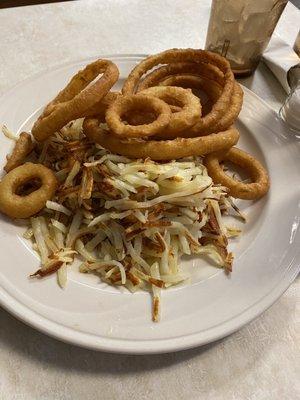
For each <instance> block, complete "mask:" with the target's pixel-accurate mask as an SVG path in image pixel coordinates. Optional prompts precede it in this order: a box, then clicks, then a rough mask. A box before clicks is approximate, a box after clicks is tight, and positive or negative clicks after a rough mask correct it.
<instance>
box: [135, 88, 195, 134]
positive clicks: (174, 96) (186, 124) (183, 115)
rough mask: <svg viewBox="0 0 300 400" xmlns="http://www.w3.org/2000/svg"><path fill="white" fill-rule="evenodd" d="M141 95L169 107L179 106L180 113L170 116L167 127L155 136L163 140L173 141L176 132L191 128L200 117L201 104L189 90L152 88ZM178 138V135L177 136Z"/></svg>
mask: <svg viewBox="0 0 300 400" xmlns="http://www.w3.org/2000/svg"><path fill="white" fill-rule="evenodd" d="M140 93H141V94H145V95H150V96H154V97H157V98H159V99H161V100H163V101H165V102H166V103H168V104H169V102H170V103H171V105H174V102H175V105H176V106H177V105H179V106H180V107H181V110H180V111H177V112H175V113H173V114H172V115H171V118H170V122H169V124H168V126H166V128H165V129H164V130H163V132H161V133H160V134H158V135H156V136H157V137H160V138H164V139H173V138H175V137H177V136H178V132H181V131H183V130H185V129H188V128H190V127H192V126H193V125H194V124H195V123H196V122H197V121H198V120H199V118H200V117H201V104H200V101H199V99H198V97H196V96H195V95H193V93H192V91H191V90H187V89H183V88H180V87H174V86H153V87H150V88H148V89H145V90H143V91H142V92H140ZM179 136H180V135H179Z"/></svg>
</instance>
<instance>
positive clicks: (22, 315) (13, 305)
mask: <svg viewBox="0 0 300 400" xmlns="http://www.w3.org/2000/svg"><path fill="white" fill-rule="evenodd" d="M146 56H147V55H146V54H105V55H101V57H102V58H108V59H111V58H123V59H126V58H133V59H135V60H136V61H138V59H142V58H145V57H146ZM96 57H98V58H99V57H100V56H99V55H98V56H95V57H93V56H91V57H86V58H81V59H77V60H73V61H68V62H66V63H62V64H59V65H56V66H55V67H54V68H51V69H44V70H42V71H39V72H37V73H36V74H33V75H31V76H29V77H27V78H26V79H23V80H21V81H20V82H17V83H16V84H15V85H13V86H12V87H10V88H9V89H8V90H6V91H4V92H3V93H2V94H1V96H0V100H3V98H4V97H5V96H8V95H11V94H12V93H13V92H15V91H16V90H17V89H18V87H19V86H22V85H24V84H26V83H28V82H30V81H31V80H34V79H35V78H38V77H41V76H43V75H44V74H47V73H49V72H54V71H56V70H59V69H62V68H64V67H68V66H72V65H74V64H76V63H81V62H89V61H90V60H94V59H95V58H96ZM242 87H243V90H244V91H245V92H247V94H248V95H249V96H251V97H253V98H254V99H255V100H256V101H259V102H260V103H263V104H264V106H265V108H266V109H267V110H268V112H272V113H275V114H276V112H275V111H274V110H273V109H272V108H271V107H270V106H269V105H268V103H267V102H266V101H265V100H263V99H261V98H260V97H259V96H258V95H256V94H255V93H253V92H252V91H251V90H250V89H248V88H246V87H245V86H243V85H242ZM269 129H270V130H271V127H270V128H269ZM299 256H300V249H298V251H296V253H295V256H294V258H293V260H292V262H291V264H290V269H291V268H292V267H293V268H294V270H293V273H291V274H289V275H287V274H286V273H285V275H284V277H283V279H282V280H281V281H280V282H279V283H278V284H276V285H275V286H274V287H273V288H272V289H271V290H270V291H269V292H268V293H267V294H266V295H265V296H264V297H263V298H262V299H260V300H259V301H257V302H256V303H254V304H252V305H251V306H249V307H248V308H247V309H246V310H245V311H244V312H242V313H240V314H237V315H235V316H234V317H232V318H231V319H229V320H227V321H225V322H224V323H222V324H220V325H219V326H218V327H212V328H209V329H207V330H206V331H204V332H206V335H208V336H209V338H205V337H203V332H202V333H201V334H200V337H199V333H194V334H190V335H186V336H183V337H177V338H169V339H155V340H153V339H148V340H133V341H131V340H125V339H117V338H108V337H105V338H104V337H100V336H97V335H94V334H89V333H84V332H80V331H78V330H75V329H72V328H70V327H67V326H64V325H61V324H59V323H58V322H54V321H53V320H50V319H48V318H47V317H45V316H42V315H41V314H39V313H38V312H37V311H33V310H32V309H30V308H29V307H28V306H26V305H24V304H22V303H21V302H20V301H18V300H17V299H15V298H14V297H13V296H12V295H10V294H9V293H8V292H7V291H6V290H5V289H4V288H3V287H2V286H0V306H1V307H3V308H4V309H6V310H7V311H8V312H9V313H10V314H12V315H13V316H15V317H16V318H17V319H19V320H20V321H22V322H24V323H25V324H27V325H29V326H31V327H32V328H35V329H37V330H38V331H40V332H42V333H45V334H47V335H48V336H50V337H53V338H55V339H58V340H61V341H63V342H66V343H69V344H73V345H78V346H81V347H84V348H89V349H92V350H98V351H105V352H112V353H119V354H121V353H122V354H158V353H167V352H174V351H180V350H186V349H189V348H193V347H197V346H201V345H204V344H208V343H211V342H214V341H216V340H218V339H221V338H223V337H226V336H228V335H230V334H231V333H233V332H235V331H237V330H239V329H240V328H242V327H243V326H244V325H246V324H247V323H249V322H250V321H252V320H254V319H255V318H257V317H258V316H259V315H261V314H262V313H263V312H264V311H265V310H266V309H268V308H269V307H270V306H271V305H272V304H274V302H275V301H276V300H278V299H279V297H280V296H281V295H282V294H283V293H284V292H285V291H286V290H287V289H288V287H289V286H290V285H291V283H292V282H293V281H294V279H295V278H296V277H297V274H298V273H299V271H300V263H299V265H295V264H297V259H299ZM255 310H256V311H255ZM236 320H237V321H236ZM234 321H236V323H235V324H234ZM227 325H229V327H227V329H226V326H227ZM154 343H155V344H154Z"/></svg>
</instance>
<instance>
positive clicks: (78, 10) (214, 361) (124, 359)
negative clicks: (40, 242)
mask: <svg viewBox="0 0 300 400" xmlns="http://www.w3.org/2000/svg"><path fill="white" fill-rule="evenodd" d="M209 7H210V2H209V1H207V0H202V1H200V0H147V1H146V0H108V1H107V0H106V1H104V0H103V1H102V0H98V1H97V0H94V1H92V0H91V1H79V2H66V3H59V4H51V5H43V6H29V7H21V8H12V9H8V10H0V63H1V68H0V93H2V92H4V91H5V90H6V89H8V88H9V87H11V86H13V85H14V84H15V83H17V82H19V81H21V80H22V79H24V78H26V77H28V76H30V75H31V74H33V73H35V72H37V71H41V70H45V69H51V68H52V67H53V66H55V65H58V64H61V63H64V62H66V61H72V60H76V59H80V58H84V57H87V56H93V55H95V56H99V55H101V54H109V53H110V54H112V53H153V52H157V51H160V50H162V49H166V48H170V47H201V46H203V45H204V40H205V33H206V29H207V22H208V16H209ZM299 22H300V12H299V11H298V10H297V9H296V8H295V7H293V6H292V5H291V4H289V5H288V7H287V8H286V10H285V12H284V14H283V16H282V19H281V21H280V23H279V25H278V27H277V29H276V31H277V34H278V35H279V36H281V38H282V39H284V40H286V41H287V42H288V43H290V44H292V43H293V41H294V39H295V37H296V34H297V31H298V28H299V25H300V24H299ZM244 83H245V84H246V86H248V87H249V88H251V89H252V90H253V91H254V92H256V93H257V94H258V95H259V96H261V97H262V98H263V99H265V100H266V101H267V102H268V103H269V104H270V105H271V106H272V107H274V108H275V109H277V110H278V108H279V106H280V104H281V103H282V101H283V100H284V98H285V93H284V92H283V90H282V88H281V86H280V85H279V84H278V83H277V81H276V80H275V79H274V78H273V76H272V74H271V73H270V71H269V70H268V69H267V68H266V67H265V66H264V65H261V66H260V67H259V69H258V71H257V72H256V73H255V75H254V76H253V77H251V78H248V79H246V80H244ZM1 122H2V121H1ZM0 265H1V262H0ZM299 286H300V285H299V279H298V281H296V282H295V283H294V284H293V285H292V286H291V287H290V288H289V289H288V290H287V292H286V293H285V294H284V295H283V296H282V297H281V299H280V300H278V301H277V303H276V304H274V305H273V306H272V307H271V308H270V309H269V310H268V311H266V312H265V313H264V314H263V315H261V316H260V317H259V318H258V319H257V320H255V321H254V322H252V323H251V324H249V325H248V326H246V327H245V328H243V329H242V330H240V331H239V332H237V333H235V334H233V335H231V336H230V337H228V338H226V339H224V340H221V341H219V342H217V343H214V344H211V345H208V346H204V347H202V348H197V349H194V350H188V351H183V352H180V353H175V354H166V355H157V356H144V357H143V356H119V355H110V354H104V353H97V352H93V351H88V350H85V349H81V348H77V347H74V346H71V345H68V344H64V343H60V342H58V341H56V340H54V339H51V338H49V337H47V336H45V335H43V334H41V333H39V332H36V331H34V330H33V329H31V328H29V327H27V326H25V325H24V324H23V323H21V322H19V321H17V320H16V319H14V318H13V317H11V316H10V315H9V314H8V313H7V312H6V311H4V310H3V309H0V399H1V400H44V399H45V400H46V399H47V400H59V399H70V400H71V399H72V400H77V399H78V400H79V399H80V400H92V399H97V400H98V399H101V400H106V399H112V400H113V399H118V400H119V399H122V400H123V399H139V400H142V399H155V400H161V399H175V400H176V399H205V400H221V399H222V400H231V399H234V400H246V399H247V400H250V399H251V400H265V399H268V400H273V399H274V400H296V399H299V398H300V386H299V376H300V368H299V358H298V364H297V352H298V357H299V341H300V337H299V308H298V309H297V300H298V303H299ZM297 289H298V293H297ZM297 324H298V326H297ZM297 329H298V332H297Z"/></svg>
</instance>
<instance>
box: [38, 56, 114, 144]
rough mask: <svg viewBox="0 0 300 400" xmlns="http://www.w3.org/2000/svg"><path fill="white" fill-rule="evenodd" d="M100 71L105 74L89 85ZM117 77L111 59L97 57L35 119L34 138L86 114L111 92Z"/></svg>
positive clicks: (50, 133) (41, 136)
mask: <svg viewBox="0 0 300 400" xmlns="http://www.w3.org/2000/svg"><path fill="white" fill-rule="evenodd" d="M99 74H103V75H102V76H101V77H100V78H99V79H97V81H96V82H95V83H93V84H92V85H91V86H89V87H87V86H88V85H89V83H91V82H92V81H93V80H94V79H95V78H96V77H97V76H98V75H99ZM118 78H119V70H118V68H117V66H116V65H115V64H114V63H113V62H111V61H109V60H97V61H94V62H93V63H91V64H89V65H87V66H86V67H85V68H84V69H83V70H81V71H79V72H78V73H77V74H76V75H74V76H73V78H72V79H71V81H70V82H69V83H68V85H67V86H66V87H65V88H64V89H63V90H62V91H61V92H59V94H58V95H57V96H56V97H55V99H54V100H52V101H51V102H50V103H49V104H48V105H47V106H46V108H45V110H44V112H43V113H42V115H41V116H40V117H39V118H38V120H37V121H36V122H35V123H34V125H33V127H32V134H33V136H34V137H35V139H36V140H38V141H43V140H45V139H47V137H49V136H50V135H52V134H53V133H54V132H56V131H58V130H59V129H61V128H62V127H64V126H65V125H66V124H67V123H68V122H70V121H72V120H74V119H77V118H81V117H83V116H84V115H85V112H86V111H87V110H89V109H90V108H91V107H93V106H94V105H95V104H96V103H98V102H99V101H100V100H101V99H102V98H103V97H104V96H105V95H106V94H107V93H108V91H109V90H110V88H111V87H112V86H113V85H114V84H115V82H116V81H117V80H118ZM84 89H85V90H84Z"/></svg>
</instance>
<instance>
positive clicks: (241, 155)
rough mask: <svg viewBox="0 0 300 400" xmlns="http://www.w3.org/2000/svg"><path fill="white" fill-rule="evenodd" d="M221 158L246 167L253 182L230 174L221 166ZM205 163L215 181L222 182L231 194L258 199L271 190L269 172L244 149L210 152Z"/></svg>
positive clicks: (243, 167)
mask: <svg viewBox="0 0 300 400" xmlns="http://www.w3.org/2000/svg"><path fill="white" fill-rule="evenodd" d="M221 160H228V161H231V162H232V163H233V164H236V165H238V166H240V167H241V168H242V169H245V170H246V171H247V172H248V173H249V175H250V177H251V179H252V180H253V182H252V183H243V182H241V181H238V180H236V179H234V178H231V177H230V176H228V175H227V174H226V173H225V172H224V171H223V169H222V168H221V166H220V161H221ZM203 163H204V165H205V166H206V168H207V172H208V174H209V176H210V177H211V178H212V180H213V181H214V183H221V184H222V185H224V186H226V187H227V188H228V189H229V194H230V196H232V197H236V198H239V199H244V200H256V199H259V198H260V197H262V196H264V195H265V194H266V193H267V191H268V190H269V186H270V182H269V177H268V173H267V171H266V170H265V168H264V167H263V166H262V165H261V163H260V162H259V161H258V160H256V159H255V158H254V157H253V156H251V155H250V154H248V153H246V152H245V151H243V150H240V149H237V148H236V147H233V148H232V149H230V150H229V151H228V152H227V153H222V154H209V155H207V156H206V157H205V158H204V162H203Z"/></svg>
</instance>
